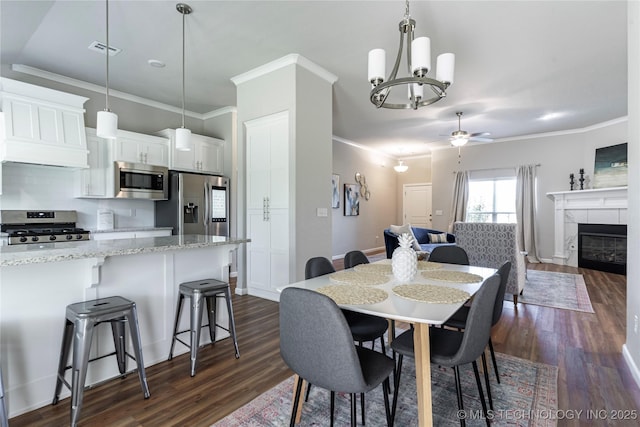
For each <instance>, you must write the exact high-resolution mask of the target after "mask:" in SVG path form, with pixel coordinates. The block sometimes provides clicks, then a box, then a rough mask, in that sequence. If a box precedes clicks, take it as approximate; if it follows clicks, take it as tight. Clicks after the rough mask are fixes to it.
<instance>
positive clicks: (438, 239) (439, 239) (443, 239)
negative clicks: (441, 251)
mask: <svg viewBox="0 0 640 427" xmlns="http://www.w3.org/2000/svg"><path fill="white" fill-rule="evenodd" d="M429 242H431V243H447V235H446V234H445V233H429Z"/></svg>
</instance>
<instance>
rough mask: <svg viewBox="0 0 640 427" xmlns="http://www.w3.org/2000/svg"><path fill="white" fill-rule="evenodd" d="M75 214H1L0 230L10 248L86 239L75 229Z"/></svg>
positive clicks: (14, 212)
mask: <svg viewBox="0 0 640 427" xmlns="http://www.w3.org/2000/svg"><path fill="white" fill-rule="evenodd" d="M76 220H77V213H76V211H20V210H3V211H0V231H2V232H3V233H5V239H6V240H7V243H8V244H9V245H15V244H29V243H49V242H60V241H61V242H70V241H81V240H89V238H90V232H89V231H88V230H84V229H82V228H78V227H76Z"/></svg>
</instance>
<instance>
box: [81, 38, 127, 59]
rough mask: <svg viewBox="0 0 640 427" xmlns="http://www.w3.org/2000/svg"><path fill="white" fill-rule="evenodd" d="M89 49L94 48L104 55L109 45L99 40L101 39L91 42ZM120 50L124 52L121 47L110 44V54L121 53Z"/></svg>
mask: <svg viewBox="0 0 640 427" xmlns="http://www.w3.org/2000/svg"><path fill="white" fill-rule="evenodd" d="M89 50H93V51H94V52H100V53H102V54H103V55H104V53H105V52H106V51H107V45H106V44H104V43H102V42H99V41H95V42H93V43H91V44H90V45H89ZM120 52H122V49H119V48H117V47H113V46H109V55H110V56H116V55H117V54H119V53H120Z"/></svg>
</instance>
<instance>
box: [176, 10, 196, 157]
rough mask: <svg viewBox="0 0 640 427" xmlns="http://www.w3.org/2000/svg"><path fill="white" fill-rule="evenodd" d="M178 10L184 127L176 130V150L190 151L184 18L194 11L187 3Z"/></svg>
mask: <svg viewBox="0 0 640 427" xmlns="http://www.w3.org/2000/svg"><path fill="white" fill-rule="evenodd" d="M176 9H177V10H178V12H180V13H181V14H182V126H181V127H180V128H178V129H176V150H179V151H190V150H191V141H190V139H191V131H190V130H189V129H187V128H185V127H184V62H185V61H184V44H185V40H184V39H185V37H184V18H185V15H188V14H190V13H191V12H192V11H193V9H191V7H190V6H189V5H188V4H185V3H178V4H177V5H176Z"/></svg>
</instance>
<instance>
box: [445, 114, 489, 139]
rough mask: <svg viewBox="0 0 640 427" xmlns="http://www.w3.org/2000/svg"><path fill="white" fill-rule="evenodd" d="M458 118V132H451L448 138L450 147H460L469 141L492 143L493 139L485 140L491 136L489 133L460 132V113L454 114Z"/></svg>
mask: <svg viewBox="0 0 640 427" xmlns="http://www.w3.org/2000/svg"><path fill="white" fill-rule="evenodd" d="M456 115H457V116H458V130H456V131H454V132H451V137H449V141H450V142H451V145H453V146H454V147H462V146H463V145H465V144H466V143H467V142H469V141H477V142H493V139H491V138H486V137H487V136H489V135H491V134H490V133H489V132H478V133H469V132H467V131H466V130H462V129H461V128H460V118H461V117H462V111H458V112H456Z"/></svg>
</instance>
